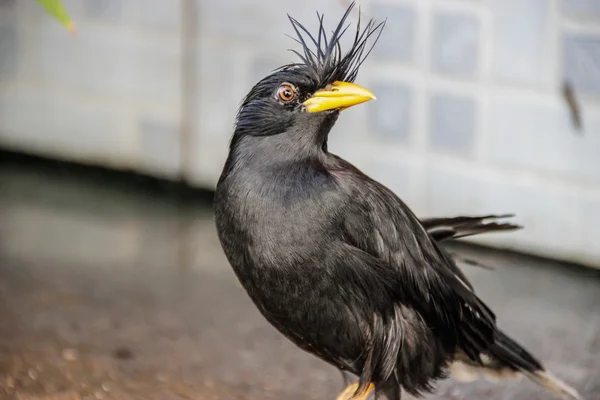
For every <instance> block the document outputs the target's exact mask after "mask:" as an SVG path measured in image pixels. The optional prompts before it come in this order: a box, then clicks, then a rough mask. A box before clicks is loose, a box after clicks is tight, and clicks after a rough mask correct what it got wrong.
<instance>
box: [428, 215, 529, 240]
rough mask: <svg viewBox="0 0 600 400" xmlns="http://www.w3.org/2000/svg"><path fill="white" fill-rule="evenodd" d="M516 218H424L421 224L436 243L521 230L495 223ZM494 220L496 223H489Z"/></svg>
mask: <svg viewBox="0 0 600 400" xmlns="http://www.w3.org/2000/svg"><path fill="white" fill-rule="evenodd" d="M511 217H514V215H513V214H505V215H484V216H478V217H467V216H461V217H451V218H423V219H421V223H422V224H423V226H424V227H425V229H426V230H427V233H429V234H430V235H431V237H433V238H434V239H435V240H436V241H438V242H441V241H445V240H451V239H452V240H454V239H460V238H464V237H467V236H473V235H478V234H480V233H488V232H498V231H512V230H517V229H521V226H519V225H515V224H510V223H500V222H495V221H497V220H499V219H504V218H511ZM489 220H493V221H494V222H489Z"/></svg>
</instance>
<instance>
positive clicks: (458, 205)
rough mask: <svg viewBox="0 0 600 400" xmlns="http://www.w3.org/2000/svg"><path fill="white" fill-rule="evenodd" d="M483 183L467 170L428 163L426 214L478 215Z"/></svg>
mask: <svg viewBox="0 0 600 400" xmlns="http://www.w3.org/2000/svg"><path fill="white" fill-rule="evenodd" d="M482 186H483V183H482V181H481V180H480V178H478V177H476V176H475V174H469V173H468V171H463V170H460V169H456V168H454V167H453V166H452V165H447V164H443V163H438V164H431V165H429V166H428V167H427V172H426V179H425V187H424V193H425V202H426V204H427V215H428V216H441V215H446V216H453V215H464V214H465V213H467V214H469V213H471V214H477V213H478V212H480V207H479V204H480V199H481V194H482ZM486 212H494V211H489V210H488V211H486Z"/></svg>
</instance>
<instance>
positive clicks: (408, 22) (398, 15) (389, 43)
mask: <svg viewBox="0 0 600 400" xmlns="http://www.w3.org/2000/svg"><path fill="white" fill-rule="evenodd" d="M371 14H372V15H373V17H374V18H376V19H378V20H383V19H385V18H387V23H386V25H385V28H384V30H383V32H382V34H381V37H380V38H379V41H378V42H377V45H376V46H375V47H374V48H373V52H372V53H371V54H372V57H373V59H376V60H384V61H399V62H410V61H413V60H414V52H415V40H416V13H415V10H414V9H413V8H411V7H408V6H400V5H388V4H379V3H375V4H373V5H372V6H371Z"/></svg>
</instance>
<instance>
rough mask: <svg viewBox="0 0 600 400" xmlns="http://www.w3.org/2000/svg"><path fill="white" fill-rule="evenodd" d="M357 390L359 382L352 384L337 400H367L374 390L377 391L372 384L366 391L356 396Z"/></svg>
mask: <svg viewBox="0 0 600 400" xmlns="http://www.w3.org/2000/svg"><path fill="white" fill-rule="evenodd" d="M356 389H358V382H354V383H351V384H350V385H348V386H346V388H345V389H344V390H342V392H341V393H340V394H338V396H337V397H336V400H367V399H368V398H369V396H370V395H371V392H372V391H373V389H375V385H373V384H372V383H370V384H369V386H367V388H366V389H365V390H363V391H362V392H360V393H357V394H356V395H355V394H354V393H355V392H356Z"/></svg>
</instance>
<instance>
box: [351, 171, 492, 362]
mask: <svg viewBox="0 0 600 400" xmlns="http://www.w3.org/2000/svg"><path fill="white" fill-rule="evenodd" d="M356 179H357V180H356V181H355V182H354V184H353V185H349V186H350V187H352V188H354V189H353V191H354V193H353V194H352V202H351V205H350V207H348V209H347V210H348V211H347V212H346V213H345V214H344V224H343V225H344V240H346V242H347V244H348V245H350V246H353V247H354V248H357V249H359V250H360V251H362V252H364V253H366V254H368V255H369V256H370V257H372V258H374V259H375V260H376V261H375V262H371V263H370V264H371V265H375V264H379V265H383V266H384V267H383V268H382V267H381V266H379V267H378V270H379V271H381V272H380V273H382V274H383V273H385V274H386V277H385V279H388V280H389V281H393V285H394V288H395V293H394V295H395V296H396V299H397V301H398V302H399V303H402V304H403V305H406V306H409V307H411V308H413V309H415V310H417V311H418V312H419V314H420V315H421V316H422V317H423V318H424V319H425V320H426V322H427V323H428V324H429V325H430V326H432V327H435V329H436V330H437V331H438V332H440V334H441V335H446V336H449V337H454V338H455V341H456V345H457V346H459V347H460V348H462V349H463V350H464V351H465V352H466V353H467V355H468V356H469V357H471V358H472V359H473V360H479V355H480V354H481V353H482V352H484V351H485V350H486V349H488V348H489V346H491V345H492V344H493V342H494V332H495V329H496V328H495V327H496V322H495V315H494V314H493V312H492V311H491V310H490V309H489V308H488V307H487V306H486V305H485V304H484V303H483V302H482V301H481V300H480V299H479V298H478V297H477V295H476V294H475V293H474V292H473V291H472V289H471V286H470V284H469V283H468V282H467V281H466V278H465V277H464V275H463V274H462V273H461V272H460V270H458V268H457V267H456V265H455V264H454V262H453V261H452V259H451V258H450V256H449V255H448V254H447V253H446V252H444V251H443V250H442V249H440V248H439V247H438V246H437V244H436V242H435V240H433V238H432V237H431V236H429V234H428V233H427V230H426V228H425V227H424V226H423V225H422V224H421V222H420V221H419V219H418V218H417V217H416V216H415V215H414V214H413V213H412V212H411V211H410V209H409V208H408V207H407V206H406V205H405V204H404V203H403V202H402V201H401V200H400V199H399V198H398V197H397V196H396V195H395V194H394V193H393V192H391V191H390V190H389V189H387V188H386V187H384V186H383V185H381V184H379V183H377V182H375V181H372V180H370V179H369V178H367V177H365V176H358V177H356ZM384 270H385V271H384ZM389 281H388V283H389Z"/></svg>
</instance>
